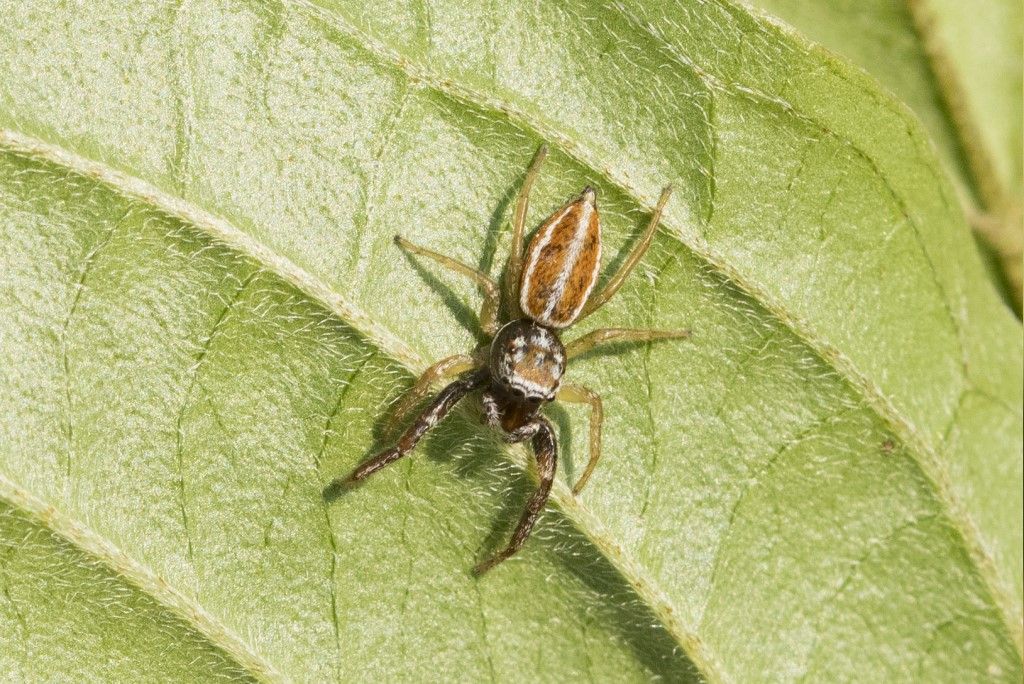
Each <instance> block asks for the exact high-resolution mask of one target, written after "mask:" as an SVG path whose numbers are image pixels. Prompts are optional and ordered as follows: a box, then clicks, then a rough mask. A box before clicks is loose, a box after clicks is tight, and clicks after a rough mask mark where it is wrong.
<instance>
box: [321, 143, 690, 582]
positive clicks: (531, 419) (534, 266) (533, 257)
mask: <svg viewBox="0 0 1024 684" xmlns="http://www.w3.org/2000/svg"><path fill="white" fill-rule="evenodd" d="M546 154H547V148H546V146H541V148H540V149H539V150H538V151H537V154H536V156H535V157H534V159H533V162H532V163H531V164H530V168H529V169H528V170H527V172H526V178H525V180H524V182H523V187H522V189H521V190H520V191H519V197H518V199H517V201H516V208H515V214H514V217H513V223H512V226H513V233H512V248H511V255H510V256H509V261H508V267H507V269H506V275H505V281H504V284H505V287H504V304H505V310H506V311H507V312H508V315H509V320H508V321H507V322H505V321H499V320H498V312H499V304H500V303H501V293H500V292H499V289H498V285H497V284H496V283H495V282H494V281H493V280H491V279H490V278H489V277H488V276H487V275H485V274H484V273H482V272H480V271H478V270H477V269H474V268H471V267H469V266H467V265H465V264H463V263H460V262H458V261H456V260H454V259H452V258H450V257H447V256H444V255H443V254H439V253H437V252H434V251H431V250H429V249H425V248H423V247H419V246H417V245H414V244H412V243H410V242H408V241H407V240H405V239H403V238H402V237H400V236H396V237H395V242H396V243H397V244H398V246H399V247H401V248H402V249H404V250H406V251H408V252H410V253H412V254H416V255H419V256H424V257H428V258H430V259H433V260H434V261H436V262H438V263H439V264H441V265H442V266H445V267H447V268H449V269H451V270H453V271H455V272H456V273H460V274H462V275H464V276H466V277H469V278H471V279H473V280H474V281H475V282H476V283H477V285H479V286H480V288H481V289H482V290H483V291H484V302H483V306H482V307H481V309H480V326H481V328H482V329H483V332H484V333H485V334H486V335H487V336H488V337H489V338H491V340H492V341H491V343H490V345H489V346H487V347H484V348H481V349H480V350H478V352H477V354H476V355H475V356H468V355H465V354H457V355H455V356H450V357H448V358H446V359H442V360H441V361H438V362H437V363H435V364H434V365H433V366H431V367H430V368H428V369H427V371H426V372H425V373H423V375H422V376H421V377H420V379H419V380H418V381H417V382H416V384H415V385H414V386H413V388H412V389H411V390H410V391H409V392H408V393H407V394H406V395H405V397H404V398H403V399H402V401H401V402H400V404H399V406H398V408H397V409H396V411H395V415H394V418H393V419H392V420H393V422H398V421H400V420H401V419H402V417H403V416H404V415H405V414H406V413H408V411H409V410H411V409H412V408H413V407H415V406H416V405H417V404H418V403H419V402H420V401H422V400H423V399H424V398H425V397H426V396H427V395H428V394H429V393H430V389H431V386H432V385H433V384H434V383H435V382H437V381H439V380H442V379H447V378H452V377H454V376H457V375H458V376H460V377H459V378H458V379H457V380H455V381H454V382H452V383H451V384H449V385H448V386H447V387H445V388H444V389H443V390H442V391H441V392H440V394H438V395H437V396H436V397H434V399H433V401H431V402H430V404H429V405H428V406H427V408H426V410H424V411H423V412H422V413H421V414H420V415H419V417H418V418H417V419H416V420H415V422H413V424H412V425H411V426H410V427H409V428H408V429H407V430H405V432H404V433H403V434H402V435H401V437H400V438H399V439H398V443H397V444H396V445H395V446H393V447H391V448H390V449H387V450H385V451H382V452H381V453H379V454H377V455H376V456H374V457H373V458H371V459H369V460H367V461H365V462H364V463H363V464H362V465H360V466H359V467H357V468H356V469H355V470H354V471H352V473H351V474H350V475H348V477H345V478H339V479H338V480H336V481H335V482H334V483H333V484H332V488H344V487H348V486H352V485H354V484H356V483H358V482H360V481H362V480H365V479H366V478H368V477H369V476H370V475H372V474H373V473H375V472H377V471H378V470H380V469H381V468H383V467H384V466H386V465H388V464H390V463H394V462H395V461H397V460H398V459H400V458H402V457H403V456H405V455H406V454H408V453H409V452H410V451H412V449H413V448H414V447H415V446H416V444H417V443H418V442H419V441H420V438H422V437H423V435H424V434H425V433H426V432H427V431H428V430H430V429H431V428H432V427H434V426H435V425H436V424H437V423H438V422H439V421H440V420H442V419H443V418H444V417H445V416H446V415H447V414H448V413H449V412H450V411H451V410H452V408H454V406H455V404H457V403H458V402H459V400H461V399H462V398H463V397H465V396H466V395H467V394H469V393H470V392H473V391H474V390H478V389H482V390H483V394H482V396H481V401H482V403H483V409H484V415H485V417H486V420H487V424H488V425H490V426H491V427H493V428H497V429H499V430H501V431H503V432H504V438H505V441H507V442H509V443H516V442H523V441H526V440H530V441H531V443H532V446H533V451H534V454H535V458H536V461H537V471H538V475H539V478H540V484H539V486H538V487H537V490H536V491H535V492H534V494H533V496H532V497H531V498H530V500H529V502H528V503H527V504H526V510H525V511H524V512H523V515H522V517H521V518H520V520H519V524H518V525H517V526H516V529H515V532H513V534H512V539H511V541H510V542H509V544H508V546H507V547H505V549H504V550H503V551H501V552H500V553H498V554H497V555H495V556H494V557H493V558H491V559H490V560H487V561H485V562H483V563H481V564H479V565H477V566H476V568H474V573H476V574H478V575H479V574H481V573H484V572H486V571H487V570H490V569H491V568H493V567H494V566H495V565H497V564H498V563H500V562H502V561H503V560H505V559H507V558H509V557H510V556H512V555H513V554H514V553H516V552H517V551H518V550H519V549H520V548H522V546H523V543H524V542H525V541H526V539H527V537H529V536H530V531H531V530H532V529H533V526H534V523H536V521H537V517H538V516H539V515H540V512H541V510H542V509H543V508H544V504H545V502H546V501H547V499H548V494H549V493H550V491H551V485H552V482H553V481H554V477H555V466H556V462H557V447H556V441H555V432H554V429H553V428H552V426H551V423H550V422H549V421H548V419H547V418H545V417H544V416H542V415H541V413H540V409H541V407H542V406H543V405H544V404H546V403H547V402H550V401H554V400H555V399H559V400H561V401H568V402H576V403H585V404H589V405H590V408H591V414H590V458H589V460H588V462H587V466H586V468H585V469H584V471H583V474H582V475H581V476H580V479H579V481H577V482H576V485H575V486H574V487H573V490H572V491H573V494H579V493H580V491H581V490H582V489H583V487H584V485H586V483H587V480H588V479H589V478H590V475H591V474H592V473H593V472H594V467H595V466H596V465H597V461H598V459H599V458H600V455H601V421H602V411H601V398H600V396H598V394H597V393H595V392H594V391H593V390H590V389H587V388H586V387H583V386H581V385H573V384H569V383H562V375H563V374H564V373H565V366H566V363H567V362H568V361H570V360H571V359H573V358H575V357H577V356H579V355H580V354H583V353H585V352H587V351H589V350H590V349H592V348H593V347H594V346H596V345H598V344H602V343H605V342H649V341H652V340H664V339H682V338H685V337H687V336H688V335H689V332H688V331H683V330H680V331H669V330H631V329H623V328H603V329H599V330H595V331H593V332H591V333H588V334H586V335H584V336H583V337H580V338H578V339H576V340H573V341H572V342H570V343H569V344H568V345H563V344H562V341H561V340H560V339H559V337H558V334H559V331H561V330H563V329H565V328H568V327H569V326H570V325H572V324H573V323H576V322H577V321H579V320H581V319H583V318H585V317H586V316H589V315H590V314H592V313H593V312H594V311H596V310H597V309H599V308H600V307H601V306H602V305H603V304H604V303H605V302H607V301H608V300H609V299H610V298H611V297H612V295H614V294H615V292H616V291H617V290H618V289H619V287H621V285H622V283H623V281H624V280H625V279H626V277H627V276H628V275H629V274H630V272H631V271H632V270H633V268H634V267H635V266H636V264H637V262H638V261H639V260H640V258H641V257H642V256H643V254H644V252H646V251H647V248H648V247H649V246H650V244H651V240H652V238H653V237H654V231H655V229H656V228H657V226H658V220H659V219H660V217H661V211H662V209H663V208H664V206H665V203H666V202H667V201H668V198H669V195H670V194H671V192H672V188H671V187H670V186H669V187H666V188H665V189H664V190H663V191H662V193H661V197H660V199H659V200H658V204H657V206H655V208H654V214H653V215H652V216H651V220H650V223H649V224H648V226H647V229H646V230H645V231H644V234H643V236H642V237H641V238H640V241H639V242H638V243H637V244H636V246H635V247H634V248H633V250H632V251H631V252H630V254H629V255H628V256H627V258H626V260H625V261H624V262H623V263H622V266H620V267H619V270H618V271H617V272H616V273H615V275H613V276H612V277H611V279H610V280H609V281H608V283H607V284H606V285H605V286H604V289H603V290H601V291H600V292H599V293H598V294H596V295H595V296H594V297H592V298H591V297H590V294H591V291H592V290H593V289H594V286H595V284H596V283H597V277H598V273H599V271H600V269H601V226H600V221H599V218H598V213H597V197H596V194H595V192H594V190H593V189H592V188H589V187H588V188H586V189H584V191H583V192H582V193H581V194H580V196H579V197H577V198H576V199H573V200H572V201H570V202H568V203H567V204H566V205H565V206H563V207H562V208H561V209H558V210H557V211H556V212H555V213H553V214H552V215H551V216H549V217H548V218H547V219H546V220H545V221H544V223H543V224H541V226H540V228H539V229H538V230H537V233H536V235H535V236H534V237H533V239H532V240H531V241H530V244H529V246H528V247H527V249H526V254H525V262H524V254H523V228H524V224H525V222H526V212H527V207H528V204H529V198H530V189H531V187H532V186H533V182H534V180H535V179H536V178H537V174H538V172H539V171H540V166H541V163H542V162H543V161H544V157H545V156H546ZM499 323H503V324H502V325H499Z"/></svg>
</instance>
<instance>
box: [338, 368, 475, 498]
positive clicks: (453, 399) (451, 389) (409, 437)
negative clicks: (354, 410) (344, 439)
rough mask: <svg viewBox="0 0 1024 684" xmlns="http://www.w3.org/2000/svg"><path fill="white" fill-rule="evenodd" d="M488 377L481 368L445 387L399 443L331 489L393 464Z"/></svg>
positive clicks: (357, 480) (340, 480)
mask: <svg viewBox="0 0 1024 684" xmlns="http://www.w3.org/2000/svg"><path fill="white" fill-rule="evenodd" d="M487 378H488V373H487V369H486V368H481V369H480V370H478V371H475V372H474V373H471V374H470V375H467V376H465V377H462V378H459V379H458V380H456V381H455V382H453V383H451V384H450V385H448V386H447V387H445V388H444V389H443V390H441V392H440V393H439V394H438V395H437V396H436V397H434V400H433V401H432V402H430V405H429V406H427V408H426V410H425V411H423V413H421V414H420V416H419V418H417V419H416V421H415V422H414V423H413V424H412V425H411V426H409V429H407V430H406V431H405V432H404V433H402V436H401V437H400V438H399V439H398V444H396V445H395V446H393V447H391V448H390V449H387V450H385V451H382V452H380V453H379V454H377V455H376V456H374V457H373V458H371V459H369V460H368V461H365V462H364V463H363V464H362V465H360V466H359V467H358V468H356V469H355V470H353V471H352V473H351V474H350V475H349V476H348V477H345V478H339V479H337V480H335V481H334V482H333V483H332V484H331V489H338V488H341V487H347V486H350V485H353V484H355V483H357V482H359V481H361V480H365V479H366V478H368V477H369V476H370V475H373V474H374V473H375V472H377V471H378V470H380V469H381V468H383V467H384V466H386V465H389V464H391V463H394V462H395V461H397V460H398V459H400V458H402V457H403V456H405V455H406V454H408V453H409V452H410V451H412V450H413V449H414V448H415V447H416V444H418V443H419V441H420V439H421V438H422V437H423V435H425V434H426V432H427V430H429V429H430V428H432V427H434V426H435V425H437V424H438V423H439V422H441V420H442V419H443V418H444V417H445V416H446V415H448V413H449V412H450V411H451V410H452V409H453V408H455V404H457V403H459V400H460V399H462V398H463V397H465V396H466V395H467V394H469V393H470V392H472V391H473V390H475V389H479V388H480V387H482V386H483V385H484V384H485V383H486V382H487Z"/></svg>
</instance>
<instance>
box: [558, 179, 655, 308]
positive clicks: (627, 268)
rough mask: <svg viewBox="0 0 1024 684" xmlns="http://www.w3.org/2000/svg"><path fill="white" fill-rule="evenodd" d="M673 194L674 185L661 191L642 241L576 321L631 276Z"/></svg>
mask: <svg viewBox="0 0 1024 684" xmlns="http://www.w3.org/2000/svg"><path fill="white" fill-rule="evenodd" d="M671 196H672V186H671V185H667V186H665V189H664V190H662V191H661V197H659V198H658V204H657V205H655V207H654V213H653V214H651V222H650V223H648V224H647V229H646V230H645V231H644V234H643V235H642V236H641V237H640V241H639V242H637V243H636V246H634V247H633V250H632V251H631V252H630V253H629V255H628V256H627V257H626V260H625V261H623V262H622V265H621V266H619V270H618V271H616V273H615V275H613V276H612V277H611V279H610V280H609V281H608V284H607V285H605V286H604V289H603V290H601V292H599V293H598V294H597V295H596V296H594V297H591V298H590V300H589V301H588V302H587V303H586V304H585V305H584V307H583V311H582V312H581V313H580V317H579V318H578V319H576V322H577V323H578V322H579V321H581V320H583V319H584V318H586V317H587V316H589V315H590V314H592V313H594V312H595V311H597V310H598V309H600V308H601V307H602V306H603V305H604V303H605V302H607V301H608V300H609V299H611V298H612V295H614V294H615V293H616V292H617V291H618V289H619V288H620V287H622V283H623V281H625V280H626V278H628V277H629V274H630V273H631V272H632V271H633V269H634V268H635V267H636V265H637V263H638V262H639V261H640V258H641V257H642V256H643V255H644V252H646V251H647V248H648V247H650V246H651V241H652V240H653V239H654V231H655V229H656V228H657V227H658V221H660V220H661V212H662V210H663V209H664V208H665V203H666V202H668V198H669V197H671Z"/></svg>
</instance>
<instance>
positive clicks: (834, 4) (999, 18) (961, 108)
mask: <svg viewBox="0 0 1024 684" xmlns="http://www.w3.org/2000/svg"><path fill="white" fill-rule="evenodd" d="M753 2H754V4H755V5H757V6H758V7H759V8H761V9H764V10H766V11H768V12H770V13H772V14H773V15H775V16H778V17H780V18H782V19H784V20H785V21H786V22H788V23H790V24H792V25H793V26H794V27H796V28H797V29H798V30H800V31H801V32H802V33H803V34H804V35H806V36H807V37H809V38H811V39H813V40H815V41H818V42H820V43H821V44H822V45H823V46H825V47H826V48H828V49H830V50H833V51H835V52H837V53H839V54H841V55H843V56H844V57H846V58H847V59H849V60H850V61H852V62H853V63H854V64H856V65H857V66H859V67H861V68H863V69H864V70H865V71H867V72H868V73H870V74H871V75H873V76H874V77H875V78H877V79H878V80H879V82H880V83H881V84H882V85H883V86H884V87H886V88H887V89H889V90H890V91H891V92H892V93H894V94H895V95H896V96H897V97H899V99H901V100H902V101H903V102H904V103H906V104H907V105H908V106H909V107H910V108H911V109H912V110H913V111H914V113H915V114H916V115H917V116H918V117H919V118H920V119H921V122H922V123H923V124H924V127H925V129H926V130H927V131H928V134H929V135H930V136H931V138H932V141H933V142H934V143H935V145H936V147H937V148H938V152H939V155H940V157H941V158H942V160H943V162H944V164H945V166H946V169H947V170H948V172H949V173H950V175H951V177H952V178H953V180H954V183H955V184H956V185H957V188H958V190H959V196H960V199H961V201H962V203H963V205H964V211H965V212H966V213H967V215H968V216H969V217H970V220H971V223H972V226H973V228H974V229H975V230H976V231H977V232H978V234H979V235H980V237H981V238H982V240H983V247H985V248H987V249H991V250H993V251H994V252H995V255H996V256H997V257H998V258H999V261H1000V263H999V265H998V270H999V272H998V274H997V277H996V281H997V282H998V283H1000V284H1003V285H1005V287H1006V289H1007V290H1008V292H1007V294H1008V295H1009V298H1010V299H1011V300H1012V301H1013V302H1014V303H1015V305H1016V307H1017V310H1018V312H1019V311H1020V306H1021V246H1022V242H1024V234H1022V228H1021V206H1022V202H1024V183H1022V178H1021V171H1022V165H1024V160H1022V158H1021V155H1022V150H1024V139H1022V129H1024V121H1022V114H1024V112H1022V107H1021V101H1022V99H1024V92H1022V87H1024V60H1022V58H1021V49H1020V46H1021V40H1022V34H1021V30H1022V27H1024V10H1022V5H1021V3H1019V2H1016V1H1015V0H983V1H982V2H960V1H959V0H855V1H850V0H817V1H816V2H804V1H803V0H753ZM1018 315H1019V313H1018Z"/></svg>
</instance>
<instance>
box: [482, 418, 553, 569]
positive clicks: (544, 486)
mask: <svg viewBox="0 0 1024 684" xmlns="http://www.w3.org/2000/svg"><path fill="white" fill-rule="evenodd" d="M531 425H536V431H535V432H534V434H533V440H532V441H533V453H534V455H535V458H536V459H537V474H538V476H539V477H540V485H539V486H538V487H537V491H535V492H534V493H533V496H531V497H530V500H529V502H527V504H526V510H524V511H523V515H522V517H521V518H519V524H518V525H516V529H515V532H513V533H512V540H511V541H510V542H509V544H508V546H506V547H505V549H504V550H503V551H501V552H500V553H498V554H497V555H496V556H494V557H493V558H491V559H490V560H488V561H484V562H483V563H481V564H480V565H478V566H476V567H475V568H473V573H474V574H476V575H482V574H484V573H485V572H487V571H488V570H490V569H491V568H493V567H494V566H495V565H497V564H498V563H501V562H502V561H503V560H506V559H507V558H510V557H511V556H513V555H515V553H516V552H517V551H519V549H521V548H523V544H524V543H525V542H526V539H527V538H528V537H529V536H530V532H532V531H533V526H534V525H535V524H536V522H537V518H538V517H539V516H540V514H541V511H543V510H544V504H546V503H547V501H548V495H549V494H550V493H551V485H552V483H553V482H554V481H555V467H556V465H557V463H558V455H557V453H556V448H557V447H556V444H555V431H554V429H553V428H552V427H551V423H549V422H548V421H547V419H546V418H541V417H539V416H538V417H537V418H535V419H534V420H533V422H532V423H531Z"/></svg>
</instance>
